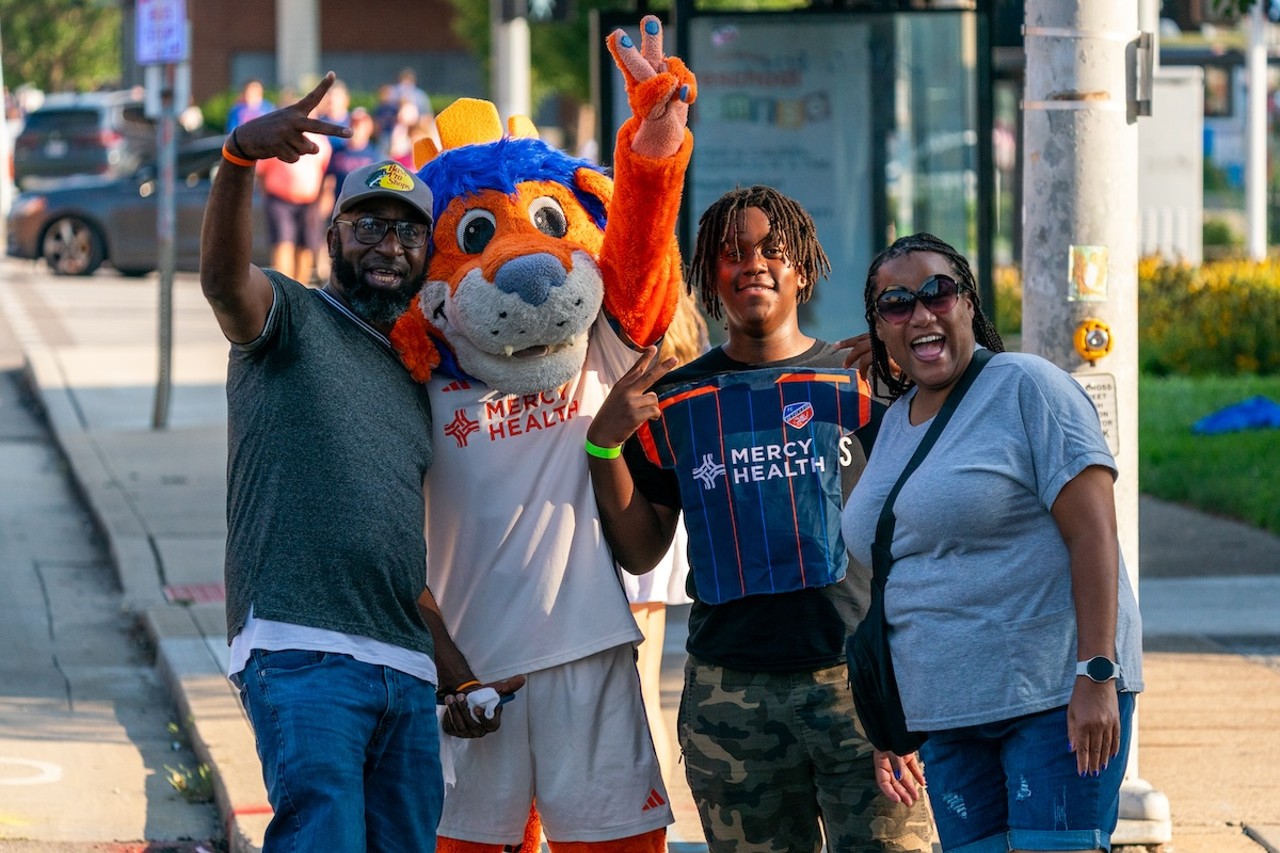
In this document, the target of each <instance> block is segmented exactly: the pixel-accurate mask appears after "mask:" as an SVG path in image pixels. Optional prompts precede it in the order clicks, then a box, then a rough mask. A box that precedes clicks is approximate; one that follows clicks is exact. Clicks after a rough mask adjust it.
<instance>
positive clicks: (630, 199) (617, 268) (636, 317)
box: [600, 16, 697, 346]
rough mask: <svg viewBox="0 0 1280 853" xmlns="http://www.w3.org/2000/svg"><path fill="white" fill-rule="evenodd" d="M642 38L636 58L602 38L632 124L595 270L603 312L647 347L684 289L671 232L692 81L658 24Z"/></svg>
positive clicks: (624, 136) (686, 147)
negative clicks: (666, 46)
mask: <svg viewBox="0 0 1280 853" xmlns="http://www.w3.org/2000/svg"><path fill="white" fill-rule="evenodd" d="M641 30H642V37H641V38H642V41H641V47H640V49H639V50H637V49H636V48H635V46H634V44H633V43H632V42H631V40H630V39H629V38H628V37H627V36H626V35H625V34H624V33H622V32H621V31H617V32H614V33H613V34H611V35H610V36H609V50H610V52H611V53H612V54H613V57H614V61H615V62H616V63H617V64H618V67H619V68H620V69H621V70H622V73H623V76H624V78H625V79H626V86H627V97H628V101H629V103H630V105H631V112H632V116H631V118H629V119H627V121H626V122H625V123H624V124H623V125H622V128H621V129H620V130H619V131H618V139H617V145H616V147H615V149H614V152H615V153H614V176H613V198H612V200H611V201H610V202H609V213H608V218H607V220H606V223H605V230H604V243H603V246H602V247H601V250H600V270H601V273H602V274H603V276H604V286H605V290H604V309H605V311H606V312H608V313H609V315H610V316H612V317H614V318H615V319H617V321H618V323H619V325H620V326H621V329H622V331H623V332H624V333H625V334H626V335H627V337H628V338H630V339H631V341H632V342H633V343H635V344H638V345H640V346H648V345H649V344H651V343H654V342H655V341H657V340H658V339H659V338H661V337H662V335H663V334H664V333H665V332H666V330H667V326H669V325H670V324H671V318H672V317H673V316H674V315H675V310H676V301H677V300H678V299H679V296H680V288H681V287H683V286H684V277H683V274H682V269H681V260H680V247H679V244H678V242H677V241H676V236H675V230H676V221H677V218H678V216H679V213H680V200H681V193H682V192H683V189H684V177H685V172H686V171H687V170H688V168H689V158H690V156H691V155H692V153H693V135H692V134H691V133H690V132H689V130H688V127H687V124H688V114H689V105H690V104H691V103H693V101H694V99H695V98H696V97H697V81H696V80H695V79H694V76H693V74H692V72H690V71H689V69H688V68H687V67H685V64H684V63H683V62H681V61H680V60H679V59H677V58H675V57H664V56H663V54H662V28H661V25H660V24H659V23H658V20H657V18H654V17H653V16H647V17H645V18H644V20H643V21H642V22H641Z"/></svg>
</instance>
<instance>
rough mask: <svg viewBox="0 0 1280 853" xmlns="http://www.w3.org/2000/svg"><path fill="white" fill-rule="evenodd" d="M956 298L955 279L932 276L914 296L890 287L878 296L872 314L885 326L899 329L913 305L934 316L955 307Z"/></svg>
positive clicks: (908, 315)
mask: <svg viewBox="0 0 1280 853" xmlns="http://www.w3.org/2000/svg"><path fill="white" fill-rule="evenodd" d="M959 296H960V285H958V284H956V280H955V279H953V278H952V277H951V276H947V275H932V276H929V277H928V278H926V279H925V280H924V283H923V284H921V285H920V287H919V288H918V289H917V290H915V291H914V292H913V291H910V290H907V289H906V288H905V287H891V288H889V289H888V290H886V291H884V292H883V293H881V294H880V295H879V296H877V297H876V313H877V314H879V315H880V319H881V320H884V321H885V322H886V323H892V324H893V325H895V326H901V325H902V324H903V323H905V322H907V321H908V320H910V319H911V315H912V314H914V313H915V310H916V303H917V302H923V303H924V307H925V308H927V309H929V311H930V312H932V313H934V314H946V313H947V312H948V311H950V310H951V309H952V308H954V307H956V299H957V298H959Z"/></svg>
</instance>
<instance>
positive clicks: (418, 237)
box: [333, 216, 431, 249]
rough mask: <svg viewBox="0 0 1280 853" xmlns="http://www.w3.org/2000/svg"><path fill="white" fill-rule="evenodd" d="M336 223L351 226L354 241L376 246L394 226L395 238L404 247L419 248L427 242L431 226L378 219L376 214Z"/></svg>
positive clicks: (335, 221) (335, 222)
mask: <svg viewBox="0 0 1280 853" xmlns="http://www.w3.org/2000/svg"><path fill="white" fill-rule="evenodd" d="M333 222H334V224H335V225H336V224H337V223H339V222H342V223H344V224H346V225H350V226H351V233H352V234H353V235H355V238H356V242H358V243H364V244H365V245H366V246H376V245H378V244H379V243H381V242H382V238H383V237H385V236H387V229H388V228H395V230H396V239H397V240H399V241H400V245H401V246H404V247H405V248H406V249H420V248H422V247H423V246H425V245H426V244H427V238H428V237H430V236H431V226H430V225H425V224H423V223H421V222H406V221H404V220H403V219H396V220H392V219H380V218H378V217H377V216H362V217H360V218H359V219H335V220H333Z"/></svg>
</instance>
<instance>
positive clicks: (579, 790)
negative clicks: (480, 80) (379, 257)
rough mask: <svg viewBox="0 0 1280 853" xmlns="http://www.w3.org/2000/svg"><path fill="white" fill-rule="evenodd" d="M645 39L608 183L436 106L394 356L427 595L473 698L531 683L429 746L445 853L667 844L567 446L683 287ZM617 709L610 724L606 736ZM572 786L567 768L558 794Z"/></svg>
mask: <svg viewBox="0 0 1280 853" xmlns="http://www.w3.org/2000/svg"><path fill="white" fill-rule="evenodd" d="M641 30H642V35H641V43H640V45H639V46H637V45H635V44H634V42H633V41H632V40H631V39H630V38H629V37H627V36H626V35H625V34H624V33H623V32H622V31H617V32H614V33H613V34H611V35H610V36H609V42H608V43H609V49H610V52H611V53H612V54H613V57H614V60H615V62H616V63H617V65H618V67H619V68H620V69H621V71H622V74H623V76H624V79H625V82H626V87H627V94H628V102H629V104H630V107H631V111H632V116H631V117H630V118H629V119H628V120H627V121H626V122H625V123H624V124H623V126H622V128H621V129H620V130H619V132H618V136H617V142H616V147H615V151H614V158H613V159H614V165H613V176H612V178H610V177H609V176H608V175H607V174H606V173H605V172H604V171H603V170H601V169H599V168H598V167H596V166H594V165H593V164H591V163H589V162H587V161H585V160H581V159H577V158H573V157H570V156H568V155H566V154H564V153H563V152H561V151H559V150H558V149H556V148H554V147H552V146H550V145H548V144H546V143H544V142H543V141H541V140H540V139H538V138H537V134H536V130H535V129H534V127H533V126H532V124H531V123H530V122H528V121H527V120H526V119H520V118H516V119H513V120H511V121H510V122H509V123H508V125H507V126H506V127H505V128H504V127H503V126H502V125H501V124H500V122H499V120H498V114H497V110H496V109H495V108H494V106H493V105H492V104H490V103H488V102H486V101H479V100H469V99H464V100H461V101H458V102H456V103H455V104H452V105H451V106H450V107H449V108H448V109H446V110H443V111H442V112H441V113H440V115H439V116H438V118H437V127H438V130H439V134H440V145H439V147H438V148H437V146H436V145H435V144H434V143H433V142H426V143H425V144H424V143H420V147H419V149H417V150H416V151H415V161H416V163H417V165H418V167H419V169H418V174H419V175H420V176H421V177H422V179H423V180H424V181H425V182H426V184H427V185H428V186H429V187H430V188H431V191H432V193H433V195H434V211H433V212H434V217H433V218H434V221H435V226H434V233H433V237H432V240H433V243H432V254H431V258H430V261H429V263H428V268H427V282H426V284H425V286H424V287H423V290H422V293H421V295H420V297H419V300H418V301H417V303H416V304H415V305H414V306H413V307H412V308H411V309H410V310H409V311H408V312H407V313H406V314H405V316H403V317H402V318H401V319H400V320H399V321H398V322H397V324H396V327H395V328H394V330H393V332H392V335H391V339H392V342H393V344H394V345H395V346H396V348H397V350H398V352H399V353H400V355H401V358H402V360H403V361H404V362H405V364H406V365H407V366H408V367H409V369H410V371H411V372H412V373H413V374H414V376H415V377H417V378H418V379H420V380H421V381H424V382H426V383H427V385H428V388H429V390H430V395H431V404H432V411H433V420H434V424H433V426H432V437H433V446H434V450H435V461H434V463H433V466H432V468H431V470H430V472H429V473H428V475H427V483H426V496H427V530H426V535H427V540H428V554H429V576H430V584H431V589H432V591H433V593H434V594H435V597H436V599H437V600H438V602H439V604H440V608H441V611H442V613H443V614H444V618H445V621H446V624H447V626H448V628H449V631H450V634H451V635H452V637H453V639H454V641H455V642H456V643H457V645H458V648H459V649H460V650H461V651H462V652H463V654H464V655H465V656H466V658H467V661H468V663H469V665H470V666H471V669H472V670H473V671H474V672H475V674H476V677H477V678H478V679H479V680H481V681H483V682H485V683H486V684H487V683H492V682H495V681H498V680H501V679H505V678H509V677H511V676H514V675H519V674H523V675H526V676H527V678H528V682H527V683H526V685H525V687H524V689H523V690H522V691H521V692H520V693H519V694H517V697H516V700H515V701H514V702H512V703H510V704H509V705H507V706H505V708H504V711H503V718H502V720H503V722H502V726H501V728H499V729H498V731H496V732H494V733H492V734H489V735H487V736H485V737H483V738H478V739H463V738H456V737H449V736H446V737H445V738H443V742H442V746H441V751H442V762H443V764H444V767H445V786H446V787H445V791H446V793H445V806H444V818H443V820H442V822H441V828H440V832H441V839H440V849H441V850H443V851H468V853H474V852H476V851H501V850H503V849H514V846H513V845H515V844H517V843H519V842H520V837H521V830H522V827H523V826H524V825H525V824H524V817H525V815H526V814H528V813H529V812H528V810H529V809H530V808H531V807H532V806H533V803H534V802H535V801H536V804H537V809H536V813H535V814H540V815H541V818H542V820H543V823H544V828H545V832H546V836H547V838H548V843H549V844H550V846H551V849H552V850H553V851H557V853H559V851H578V850H584V851H586V850H589V851H609V853H612V852H613V851H618V853H624V851H625V853H631V851H637V853H640V852H641V851H643V853H648V851H655V852H656V851H661V850H663V849H665V832H666V830H665V827H666V825H667V824H669V823H670V822H671V812H670V806H669V804H668V803H667V801H666V793H665V789H664V788H663V784H662V780H661V775H660V772H659V771H657V769H656V768H657V763H656V759H655V757H654V756H653V747H652V744H651V743H649V737H648V728H647V725H646V722H645V718H644V714H643V707H642V705H641V704H639V681H638V678H637V677H636V675H635V671H634V662H633V658H632V652H633V644H634V643H635V642H637V641H638V640H639V639H640V635H639V631H638V630H637V629H636V626H635V623H634V620H633V619H632V617H631V614H630V609H629V607H628V605H627V602H626V598H625V595H624V594H623V591H622V588H621V585H620V584H619V583H618V579H617V576H616V570H615V568H614V565H613V561H612V558H611V556H610V554H609V552H608V548H607V546H606V545H605V544H604V542H603V535H602V531H601V528H600V520H599V515H598V512H597V510H596V507H595V502H594V497H593V495H592V492H591V485H590V477H589V472H588V467H587V456H586V454H585V452H584V450H583V443H584V440H585V436H586V429H587V426H588V425H589V424H590V421H591V417H592V416H593V415H594V413H595V411H596V410H597V409H598V407H599V405H600V404H601V403H602V402H603V400H604V397H605V396H606V395H607V393H608V390H609V388H610V387H611V386H612V384H613V382H615V381H616V380H617V379H618V378H619V377H621V375H622V374H623V373H624V372H625V371H626V370H627V369H628V368H629V367H630V366H631V365H632V364H633V363H634V362H635V360H636V359H637V358H638V357H639V352H640V350H641V349H643V348H644V347H646V346H648V345H650V344H653V343H656V342H657V341H658V340H659V339H660V338H661V337H662V335H663V334H664V332H665V331H666V329H667V326H668V324H669V323H670V322H671V319H672V317H673V315H674V313H675V309H676V302H677V299H678V298H679V293H680V289H681V288H682V287H683V286H684V285H683V279H682V272H681V259H680V254H679V248H678V245H677V243H676V239H675V226H676V220H677V215H678V212H679V208H680V201H681V192H682V189H683V185H684V178H685V173H686V170H687V167H688V163H689V157H690V154H691V152H692V146H693V139H692V136H691V134H690V133H689V131H688V128H687V123H688V110H689V105H690V104H691V103H692V102H693V101H694V98H695V96H696V81H695V79H694V77H693V75H692V74H691V73H690V72H689V71H688V69H687V68H686V67H685V66H684V64H683V63H682V62H680V60H679V59H676V58H674V57H667V56H665V55H664V53H663V50H662V30H661V26H660V24H659V23H658V20H657V19H656V18H654V17H652V16H650V17H646V18H645V19H644V20H643V21H642V23H641ZM584 661H586V662H587V663H584ZM600 661H607V662H606V663H598V662H600ZM581 666H596V667H602V668H598V669H594V670H592V672H595V673H597V675H596V676H593V677H596V678H599V681H595V682H592V681H586V682H582V683H581V684H579V683H578V682H576V681H575V680H574V678H576V677H577V676H574V677H568V676H566V672H568V671H569V669H568V668H570V667H581ZM624 667H629V668H630V672H624V671H623V668H624ZM572 671H573V672H575V673H580V672H581V671H582V670H580V669H574V670H572ZM601 673H603V674H601ZM605 683H608V684H610V685H622V687H621V689H622V691H623V693H622V694H621V696H622V701H621V702H620V703H618V704H613V705H606V704H605V703H602V701H601V696H602V695H605V694H603V693H602V692H601V689H600V685H602V684H605ZM552 685H554V686H555V687H554V689H553V687H552ZM443 686H444V687H446V688H447V687H449V685H443ZM610 689H619V688H617V687H610ZM575 691H577V692H575ZM579 694H580V695H579ZM611 701H612V700H611ZM619 705H625V706H626V707H625V708H622V707H619ZM624 710H625V711H626V713H627V714H631V715H632V716H630V717H623V719H626V720H628V723H627V725H626V727H625V729H624V730H621V731H620V730H618V729H613V730H610V729H609V728H608V726H609V725H611V724H612V725H616V724H615V723H610V720H611V719H616V718H617V714H618V713H619V712H621V711H624ZM579 714H580V715H585V716H578V717H575V715H579ZM631 719H634V726H631V725H630V722H629V721H630V720H631ZM575 720H576V722H575ZM539 726H544V727H547V728H546V729H543V730H539V728H538V727H539ZM597 729H598V730H599V731H596V730H597ZM599 732H606V733H609V734H608V737H605V736H602V735H601V734H600V733H599ZM646 749H647V755H643V754H642V753H643V752H644V750H646ZM629 750H630V751H629ZM633 753H634V755H635V756H636V757H635V759H634V761H635V762H636V763H635V764H634V765H633V758H632V757H631V756H632V755H633ZM650 765H652V766H650ZM633 766H634V767H635V769H633ZM566 768H580V770H575V771H573V772H572V773H571V774H569V775H576V777H575V778H570V779H569V780H568V781H566V780H565V776H566ZM600 768H612V769H611V770H609V773H608V774H606V775H602V776H599V777H596V775H595V774H596V773H597V771H598V770H599V769H600ZM619 768H621V769H619ZM609 774H611V775H609ZM633 776H634V777H639V778H632V777H633ZM593 798H604V799H601V800H600V802H601V803H605V802H608V807H607V808H604V807H602V808H600V809H596V808H595V807H594V806H591V805H589V804H590V803H593V802H595V799H593ZM499 802H501V806H500V807H499V805H498V803H499ZM517 803H519V806H518V808H519V809H521V811H520V812H519V814H515V811H516V808H517ZM490 806H492V811H490V809H489V807H490ZM619 810H621V811H619ZM498 812H501V814H502V817H498V815H497V813H498ZM606 812H612V813H613V816H612V817H608V818H606V817H605V816H604V814H605V813H606ZM584 813H585V814H586V816H585V817H584V816H583V815H584ZM619 814H621V817H619V816H618V815H619ZM575 816H576V817H575ZM593 822H598V823H593ZM534 826H535V824H533V823H531V824H530V826H529V829H528V832H527V833H526V841H525V843H526V844H527V845H529V848H528V849H529V850H536V849H537V847H536V846H535V845H536V838H537V832H536V829H535V828H534ZM624 830H625V831H624Z"/></svg>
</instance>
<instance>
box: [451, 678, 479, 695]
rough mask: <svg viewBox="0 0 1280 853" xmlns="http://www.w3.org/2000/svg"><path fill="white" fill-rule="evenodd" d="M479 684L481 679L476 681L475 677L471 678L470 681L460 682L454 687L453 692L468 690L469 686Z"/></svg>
mask: <svg viewBox="0 0 1280 853" xmlns="http://www.w3.org/2000/svg"><path fill="white" fill-rule="evenodd" d="M479 686H480V682H479V681H476V680H475V679H474V678H473V679H471V680H470V681H464V682H462V683H461V684H459V685H458V686H457V687H455V688H453V690H452V691H451V692H453V693H461V692H462V691H464V690H466V689H467V688H468V687H479Z"/></svg>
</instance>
